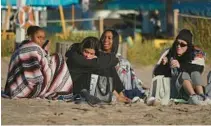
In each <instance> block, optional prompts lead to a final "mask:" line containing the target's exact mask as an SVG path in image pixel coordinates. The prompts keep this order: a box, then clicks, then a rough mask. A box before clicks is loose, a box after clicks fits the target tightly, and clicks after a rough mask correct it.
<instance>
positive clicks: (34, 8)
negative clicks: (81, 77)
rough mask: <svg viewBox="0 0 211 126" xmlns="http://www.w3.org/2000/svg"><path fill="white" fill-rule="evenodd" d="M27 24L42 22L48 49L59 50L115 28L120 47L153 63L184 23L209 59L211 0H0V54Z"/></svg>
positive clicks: (20, 37)
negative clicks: (49, 45)
mask: <svg viewBox="0 0 211 126" xmlns="http://www.w3.org/2000/svg"><path fill="white" fill-rule="evenodd" d="M30 9H31V10H30ZM30 25H39V26H41V27H43V28H44V29H45V31H46V33H47V38H48V39H49V40H50V41H51V52H52V53H53V52H60V53H62V54H63V55H64V53H65V52H66V50H67V49H68V48H69V46H70V45H71V44H72V43H75V42H81V40H82V39H84V38H85V37H87V36H96V37H98V38H99V37H100V35H101V34H102V32H103V30H105V29H107V28H112V29H115V30H117V31H118V33H119V34H120V46H119V47H120V48H119V53H121V54H122V55H123V56H124V57H127V58H128V59H129V60H130V61H131V62H133V63H135V64H141V65H152V64H155V62H156V61H157V60H158V58H159V56H160V53H161V52H162V50H163V49H164V48H167V47H169V46H171V43H172V42H173V40H174V38H175V36H176V35H177V33H178V32H179V31H180V30H181V29H183V28H188V29H190V30H191V31H192V33H193V35H194V44H195V45H197V46H198V47H200V48H202V49H204V51H205V52H206V54H207V60H206V62H207V63H209V64H210V63H211V0H1V56H2V57H5V56H10V55H11V54H12V52H13V51H14V50H15V45H16V44H17V43H20V42H21V41H22V40H24V39H25V31H26V29H27V28H28V26H30Z"/></svg>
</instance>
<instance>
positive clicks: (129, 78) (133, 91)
mask: <svg viewBox="0 0 211 126" xmlns="http://www.w3.org/2000/svg"><path fill="white" fill-rule="evenodd" d="M100 44H101V50H102V51H103V52H105V53H107V54H110V53H114V54H115V55H116V57H117V58H118V59H119V63H118V64H117V65H116V66H115V68H116V71H117V73H118V76H119V77H120V80H121V81H122V83H123V85H124V88H125V94H126V96H127V97H129V98H131V99H132V98H134V97H135V96H139V97H142V98H143V97H145V90H144V89H143V88H145V89H146V87H143V82H142V81H141V80H140V79H138V78H137V76H136V75H135V72H134V70H133V68H132V66H131V64H130V62H129V61H128V60H127V59H125V58H123V57H122V56H121V55H120V54H117V51H118V47H119V34H118V33H117V32H116V31H115V30H112V29H107V30H105V31H104V32H103V34H102V36H101V38H100Z"/></svg>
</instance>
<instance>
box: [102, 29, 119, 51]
mask: <svg viewBox="0 0 211 126" xmlns="http://www.w3.org/2000/svg"><path fill="white" fill-rule="evenodd" d="M108 31H109V32H111V33H112V35H113V38H112V39H113V45H112V49H111V52H112V53H115V54H117V51H118V48H119V34H118V33H117V31H115V30H113V29H106V30H105V31H104V32H103V34H102V35H101V37H100V47H101V50H103V51H104V46H103V40H104V38H105V33H106V32H108Z"/></svg>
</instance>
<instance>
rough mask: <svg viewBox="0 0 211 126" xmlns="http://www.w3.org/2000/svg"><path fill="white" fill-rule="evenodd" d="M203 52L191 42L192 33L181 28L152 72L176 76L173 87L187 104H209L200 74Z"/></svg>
mask: <svg viewBox="0 0 211 126" xmlns="http://www.w3.org/2000/svg"><path fill="white" fill-rule="evenodd" d="M204 58H205V54H204V52H202V50H201V49H199V48H197V47H196V46H194V45H193V43H192V33H191V32H190V30H187V29H183V30H181V31H180V32H179V34H178V36H177V37H176V39H175V41H174V43H173V44H172V47H171V48H170V49H168V50H166V51H165V52H164V53H163V55H162V56H161V58H160V60H159V62H158V63H157V66H156V67H155V69H154V71H153V73H154V75H155V76H156V75H165V76H167V77H176V78H177V81H176V82H175V84H176V85H175V87H176V88H177V92H178V93H179V95H180V96H181V98H183V99H185V100H188V103H189V104H194V105H204V104H210V99H209V98H208V97H206V95H205V93H204V91H203V88H204V87H203V81H202V77H201V74H202V72H203V70H204V66H205V60H204Z"/></svg>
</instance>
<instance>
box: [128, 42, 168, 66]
mask: <svg viewBox="0 0 211 126" xmlns="http://www.w3.org/2000/svg"><path fill="white" fill-rule="evenodd" d="M167 47H170V45H165V46H163V47H162V48H159V49H158V48H155V47H154V44H153V43H152V42H151V41H147V42H145V43H141V42H135V43H134V45H133V46H132V47H128V55H127V56H128V59H129V61H131V62H132V63H135V64H141V65H152V64H155V63H156V62H157V61H158V59H159V58H160V54H161V52H162V51H163V50H164V48H167Z"/></svg>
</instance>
